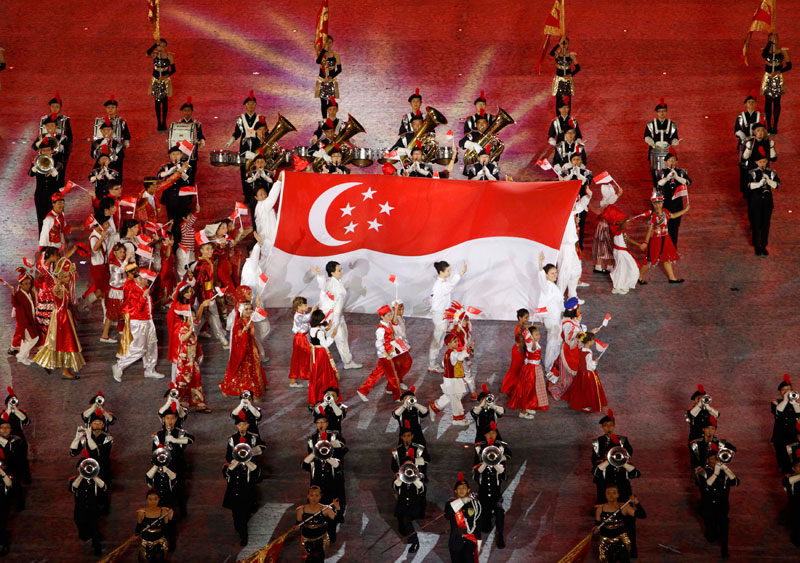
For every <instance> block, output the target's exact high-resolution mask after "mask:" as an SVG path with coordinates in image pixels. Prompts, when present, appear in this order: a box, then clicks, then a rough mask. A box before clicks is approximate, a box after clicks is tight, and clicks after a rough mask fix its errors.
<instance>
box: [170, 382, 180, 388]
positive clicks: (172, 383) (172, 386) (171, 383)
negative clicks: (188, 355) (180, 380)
mask: <svg viewBox="0 0 800 563" xmlns="http://www.w3.org/2000/svg"><path fill="white" fill-rule="evenodd" d="M169 388H170V389H177V388H178V386H177V385H175V382H174V381H170V382H169Z"/></svg>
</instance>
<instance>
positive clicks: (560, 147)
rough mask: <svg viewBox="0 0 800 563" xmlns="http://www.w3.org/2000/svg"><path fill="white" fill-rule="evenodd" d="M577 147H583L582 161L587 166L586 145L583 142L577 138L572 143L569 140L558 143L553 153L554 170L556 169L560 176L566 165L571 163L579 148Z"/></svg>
mask: <svg viewBox="0 0 800 563" xmlns="http://www.w3.org/2000/svg"><path fill="white" fill-rule="evenodd" d="M577 147H580V148H581V149H580V150H581V162H582V163H583V165H584V166H586V161H587V158H586V147H584V146H583V143H581V142H580V141H578V140H577V139H576V140H574V141H573V142H571V143H568V142H567V141H561V142H560V143H558V144H557V145H556V152H555V154H553V170H555V171H556V174H558V175H559V176H560V175H561V172H562V170H564V168H565V166H566V165H567V164H570V160H572V155H573V154H575V152H576V151H577V150H578V149H577Z"/></svg>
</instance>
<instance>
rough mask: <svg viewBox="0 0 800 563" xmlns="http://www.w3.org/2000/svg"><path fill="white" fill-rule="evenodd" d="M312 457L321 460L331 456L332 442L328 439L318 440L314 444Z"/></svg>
mask: <svg viewBox="0 0 800 563" xmlns="http://www.w3.org/2000/svg"><path fill="white" fill-rule="evenodd" d="M314 457H316V458H317V459H320V460H323V461H324V460H326V459H329V458H330V457H333V444H331V443H330V441H328V440H320V441H319V442H317V443H316V444H314Z"/></svg>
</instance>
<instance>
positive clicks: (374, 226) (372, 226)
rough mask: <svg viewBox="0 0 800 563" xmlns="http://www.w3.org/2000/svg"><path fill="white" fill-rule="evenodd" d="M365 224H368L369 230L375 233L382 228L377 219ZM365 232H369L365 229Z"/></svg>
mask: <svg viewBox="0 0 800 563" xmlns="http://www.w3.org/2000/svg"><path fill="white" fill-rule="evenodd" d="M367 223H369V228H370V229H375V232H376V233H377V232H378V229H379V228H380V227H383V225H381V224H380V223H378V218H377V217H376V218H375V219H373V220H372V221H367ZM367 230H369V229H367Z"/></svg>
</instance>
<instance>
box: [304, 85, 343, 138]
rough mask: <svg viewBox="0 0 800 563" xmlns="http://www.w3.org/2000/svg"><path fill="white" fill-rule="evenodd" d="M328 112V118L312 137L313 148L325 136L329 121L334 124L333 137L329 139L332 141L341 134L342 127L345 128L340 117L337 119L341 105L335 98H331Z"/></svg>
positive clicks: (320, 122)
mask: <svg viewBox="0 0 800 563" xmlns="http://www.w3.org/2000/svg"><path fill="white" fill-rule="evenodd" d="M326 112H327V116H326V118H325V119H323V120H321V121H319V122H318V125H317V129H316V131H314V135H312V137H311V146H312V147H313V146H314V145H316V144H317V141H319V140H320V139H321V138H322V136H323V135H324V130H325V129H326V122H327V121H331V122H333V135H332V136H331V137H329V139H330V140H331V141H333V140H334V139H335V138H336V135H338V134H339V132H340V131H341V130H342V127H343V126H344V122H343V121H342V120H341V119H339V118H338V117H336V114H338V113H339V103H338V102H337V101H336V98H334V97H333V96H331V99H330V105H329V106H328V108H327V110H326Z"/></svg>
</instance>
